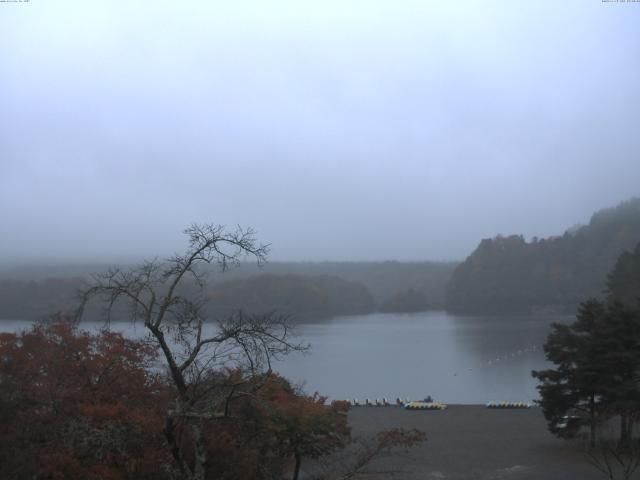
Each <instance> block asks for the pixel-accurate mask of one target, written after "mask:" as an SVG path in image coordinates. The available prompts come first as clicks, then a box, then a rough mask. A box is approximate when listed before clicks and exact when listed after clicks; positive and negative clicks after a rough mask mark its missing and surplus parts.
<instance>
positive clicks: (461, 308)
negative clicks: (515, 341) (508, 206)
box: [447, 198, 640, 313]
mask: <svg viewBox="0 0 640 480" xmlns="http://www.w3.org/2000/svg"><path fill="white" fill-rule="evenodd" d="M639 241H640V199H639V198H636V199H632V200H629V201H627V202H623V203H621V204H620V205H618V206H617V207H614V208H609V209H605V210H601V211H599V212H596V213H595V214H594V215H593V216H592V217H591V221H590V222H589V224H588V225H585V226H581V227H574V228H572V229H570V230H567V231H566V232H565V233H564V234H563V235H562V236H558V237H550V238H546V239H544V238H543V239H537V238H533V239H532V240H531V241H529V242H528V241H526V240H525V239H524V238H523V237H522V236H521V235H511V236H506V237H504V236H497V237H495V238H493V239H484V240H482V241H481V242H480V245H478V247H477V248H476V250H475V251H474V252H473V253H472V254H471V255H470V256H469V257H468V258H467V259H466V260H465V261H464V262H463V263H461V264H460V265H459V266H458V267H457V268H456V269H455V272H454V274H453V276H452V277H451V280H450V282H449V285H448V289H447V307H448V309H450V310H452V311H456V312H474V313H477V312H484V313H489V312H491V313H501V312H503V313H508V312H517V313H536V312H537V313H551V312H572V311H575V308H576V306H577V305H578V304H579V303H580V302H581V301H582V300H583V299H584V298H587V297H594V296H595V297H598V296H602V295H603V293H604V292H605V287H606V285H605V281H606V278H607V274H608V273H609V272H610V271H611V269H612V268H613V267H614V265H615V263H616V260H617V258H618V257H619V256H620V255H621V254H622V253H624V252H625V251H630V250H633V248H634V247H635V246H636V244H637V243H638V242H639Z"/></svg>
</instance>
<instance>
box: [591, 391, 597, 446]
mask: <svg viewBox="0 0 640 480" xmlns="http://www.w3.org/2000/svg"><path fill="white" fill-rule="evenodd" d="M596 426H597V422H596V400H595V396H594V395H591V398H590V399H589V446H590V447H591V448H595V446H596Z"/></svg>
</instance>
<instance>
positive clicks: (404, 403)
mask: <svg viewBox="0 0 640 480" xmlns="http://www.w3.org/2000/svg"><path fill="white" fill-rule="evenodd" d="M349 403H350V404H351V406H353V407H360V406H364V407H388V406H390V405H391V403H389V401H388V400H387V399H386V398H382V399H377V398H376V399H375V400H369V399H368V398H365V401H364V403H363V404H361V403H360V402H359V401H358V399H356V398H354V399H353V400H350V401H349ZM395 405H397V406H400V407H404V408H406V409H407V410H445V409H446V408H447V405H446V404H445V403H441V402H434V401H433V400H432V399H431V397H428V398H426V399H424V400H409V399H407V400H402V399H401V398H400V397H398V398H396V401H395ZM485 406H486V407H487V408H491V409H507V408H531V406H532V405H531V404H530V403H527V402H504V401H503V402H497V401H491V402H488V403H487V404H485Z"/></svg>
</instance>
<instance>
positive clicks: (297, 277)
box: [0, 262, 456, 321]
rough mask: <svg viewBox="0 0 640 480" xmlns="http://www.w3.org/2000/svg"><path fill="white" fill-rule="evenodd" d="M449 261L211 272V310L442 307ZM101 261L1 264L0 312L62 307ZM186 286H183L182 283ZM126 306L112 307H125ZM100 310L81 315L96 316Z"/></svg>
mask: <svg viewBox="0 0 640 480" xmlns="http://www.w3.org/2000/svg"><path fill="white" fill-rule="evenodd" d="M455 266H456V264H455V263H452V262H415V263H404V262H317V263H313V262H299V263H296V262H274V263H268V264H266V265H264V266H263V267H261V268H260V269H258V268H256V267H255V265H248V264H240V265H239V266H238V267H237V268H232V269H230V270H228V271H227V272H225V273H223V274H220V273H218V272H216V271H211V272H209V274H210V275H209V280H210V285H209V289H208V290H207V292H206V296H207V299H208V300H210V301H209V302H208V303H209V306H208V308H209V311H210V313H211V314H212V315H214V316H221V315H226V314H228V313H230V312H231V311H235V310H240V309H242V310H244V311H247V312H253V313H263V312H268V311H278V312H281V313H285V314H288V315H290V316H291V317H292V321H303V320H310V319H312V320H318V319H323V318H329V317H332V316H336V315H347V314H356V313H368V312H372V311H384V312H412V311H419V310H425V309H427V308H444V297H445V285H446V283H447V281H448V279H449V277H450V276H451V274H452V272H453V269H454V268H455ZM107 269H108V266H107V265H103V264H92V265H60V266H35V265H34V266H19V267H12V268H5V269H4V270H1V271H0V318H4V319H37V318H41V317H43V316H46V315H47V314H49V313H51V312H55V311H67V310H70V309H72V308H74V306H75V304H76V303H77V296H76V292H77V291H78V290H79V289H80V288H82V286H83V285H84V284H85V282H86V281H87V280H88V279H90V278H91V276H92V275H94V274H96V273H99V272H102V271H106V270H107ZM185 288H186V289H189V288H190V287H189V286H186V287H185ZM125 313H126V312H124V311H122V312H117V311H116V314H120V315H124V314H125ZM99 316H100V311H99V310H97V309H96V310H94V311H90V312H88V314H87V318H93V319H97V318H99Z"/></svg>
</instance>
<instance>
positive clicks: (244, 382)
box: [78, 225, 307, 480]
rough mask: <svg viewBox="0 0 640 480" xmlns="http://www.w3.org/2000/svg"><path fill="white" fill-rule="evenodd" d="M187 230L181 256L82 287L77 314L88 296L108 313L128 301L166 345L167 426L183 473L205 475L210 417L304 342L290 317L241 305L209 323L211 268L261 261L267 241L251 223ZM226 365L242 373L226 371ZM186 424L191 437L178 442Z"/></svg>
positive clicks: (132, 313)
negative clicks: (171, 394) (295, 337)
mask: <svg viewBox="0 0 640 480" xmlns="http://www.w3.org/2000/svg"><path fill="white" fill-rule="evenodd" d="M185 234H186V235H187V236H188V239H189V246H188V248H187V250H186V252H185V253H184V254H182V255H174V256H173V257H171V258H169V259H167V260H164V261H159V260H158V259H157V258H156V259H153V260H149V261H145V262H143V263H142V264H140V265H138V266H136V267H133V268H128V269H120V268H113V269H110V270H109V271H107V272H106V273H104V274H102V275H99V276H97V277H95V278H94V280H93V282H92V284H91V285H90V286H89V287H87V288H86V289H85V290H84V291H83V292H82V295H81V305H80V308H79V310H78V319H79V318H81V316H82V313H83V311H84V309H85V305H86V304H87V302H89V301H90V300H92V299H98V300H101V301H102V302H104V305H105V308H106V312H107V315H108V316H107V318H108V319H110V316H111V312H112V310H113V309H114V305H116V303H119V302H124V303H125V304H126V305H127V306H128V307H129V310H128V311H129V315H128V317H129V319H130V320H131V321H133V322H141V323H143V325H144V327H145V328H146V330H147V331H148V332H149V334H150V338H151V340H152V341H153V342H154V343H155V344H156V345H157V347H158V348H159V349H160V351H161V352H162V353H161V357H162V358H163V359H164V361H165V363H166V367H167V369H168V374H169V378H170V380H171V383H172V385H173V387H174V388H175V391H176V400H175V406H173V408H171V409H170V410H169V411H168V412H167V416H166V423H165V429H164V433H165V436H166V439H167V442H168V445H169V448H170V450H171V454H172V456H173V458H174V460H175V462H176V464H177V467H178V470H179V476H180V478H185V479H189V480H204V479H205V478H206V464H207V448H206V447H207V439H206V435H205V434H204V431H203V428H204V426H205V422H207V421H212V420H215V419H219V418H225V417H227V416H228V415H229V404H230V402H232V401H233V399H234V398H237V397H238V396H242V395H252V394H255V391H256V390H257V389H258V388H259V386H260V382H259V381H256V380H257V379H261V378H266V376H267V375H268V374H269V373H270V372H271V362H272V360H274V359H278V358H279V357H281V356H282V355H286V354H288V353H290V352H292V351H301V350H305V349H306V348H307V347H305V346H303V345H300V344H297V343H294V342H293V341H292V340H291V332H290V329H289V327H288V325H287V319H286V318H285V317H282V316H277V315H274V314H267V315H245V314H242V313H240V312H239V313H237V314H235V315H231V316H229V317H227V318H224V319H222V320H218V321H216V322H206V319H207V318H206V317H207V314H206V310H205V306H206V298H205V292H204V287H205V285H206V277H207V273H208V271H209V270H210V269H211V268H210V267H211V266H217V267H218V269H219V270H220V271H226V270H227V269H228V268H229V267H230V266H232V265H235V264H238V263H239V262H240V261H241V260H242V259H243V258H247V257H249V258H254V259H255V260H256V261H257V262H258V264H261V263H263V262H264V261H265V260H266V256H267V254H268V246H266V245H262V244H259V243H257V241H256V239H255V234H254V232H253V230H250V229H249V230H243V229H241V228H240V227H238V228H237V229H236V230H235V231H232V232H229V231H227V230H226V229H225V228H224V227H223V226H219V225H192V226H191V227H190V228H188V229H187V230H185ZM229 370H235V371H238V370H240V371H241V372H242V374H241V375H224V374H223V373H222V372H224V371H229ZM265 373H266V374H267V375H265ZM185 431H187V432H189V436H190V439H189V442H184V441H181V438H180V437H181V435H182V434H183V432H185ZM185 443H186V444H187V445H188V447H185V446H184V445H185Z"/></svg>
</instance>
